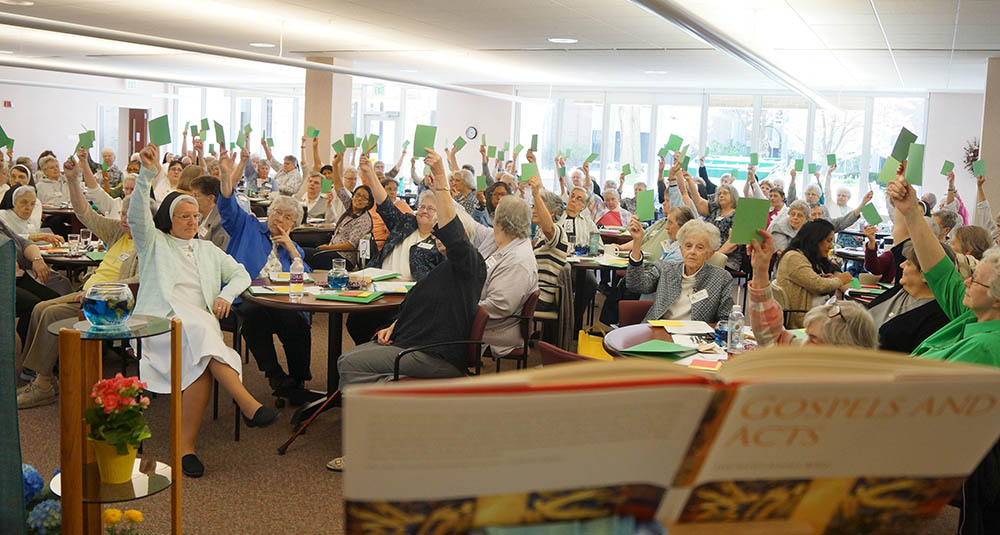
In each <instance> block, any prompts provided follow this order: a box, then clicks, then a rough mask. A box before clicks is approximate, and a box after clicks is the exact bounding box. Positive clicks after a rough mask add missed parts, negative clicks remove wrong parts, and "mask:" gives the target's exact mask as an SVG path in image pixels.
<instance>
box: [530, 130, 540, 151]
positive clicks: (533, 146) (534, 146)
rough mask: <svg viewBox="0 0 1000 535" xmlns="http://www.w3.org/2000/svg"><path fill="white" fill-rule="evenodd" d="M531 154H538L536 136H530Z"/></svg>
mask: <svg viewBox="0 0 1000 535" xmlns="http://www.w3.org/2000/svg"><path fill="white" fill-rule="evenodd" d="M531 152H538V134H531Z"/></svg>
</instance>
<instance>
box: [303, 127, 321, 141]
mask: <svg viewBox="0 0 1000 535" xmlns="http://www.w3.org/2000/svg"><path fill="white" fill-rule="evenodd" d="M318 135H319V130H316V129H315V128H313V127H312V126H310V127H308V128H306V136H308V137H311V138H315V137H316V136H318Z"/></svg>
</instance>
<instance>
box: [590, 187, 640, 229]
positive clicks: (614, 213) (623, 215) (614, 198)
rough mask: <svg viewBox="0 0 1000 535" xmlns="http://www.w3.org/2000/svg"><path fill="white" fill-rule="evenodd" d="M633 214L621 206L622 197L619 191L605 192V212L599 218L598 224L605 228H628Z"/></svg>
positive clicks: (610, 190)
mask: <svg viewBox="0 0 1000 535" xmlns="http://www.w3.org/2000/svg"><path fill="white" fill-rule="evenodd" d="M631 220H632V214H630V213H629V212H628V211H627V210H625V209H624V208H622V206H621V196H620V195H619V194H618V190H616V189H609V190H605V191H604V212H603V213H602V214H601V215H600V217H598V218H597V224H598V225H601V226H604V227H624V226H628V224H629V221H631Z"/></svg>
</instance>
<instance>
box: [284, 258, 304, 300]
mask: <svg viewBox="0 0 1000 535" xmlns="http://www.w3.org/2000/svg"><path fill="white" fill-rule="evenodd" d="M289 271H290V273H289V276H288V297H290V298H292V299H301V298H302V295H303V294H304V292H303V282H304V280H305V275H304V274H303V269H302V259H301V258H296V259H295V260H293V261H292V268H291V270H289Z"/></svg>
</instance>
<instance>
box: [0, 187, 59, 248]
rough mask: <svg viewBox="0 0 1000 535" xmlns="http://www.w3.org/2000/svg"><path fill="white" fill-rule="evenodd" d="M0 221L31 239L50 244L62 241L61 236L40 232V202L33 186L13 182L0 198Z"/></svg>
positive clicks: (57, 243)
mask: <svg viewBox="0 0 1000 535" xmlns="http://www.w3.org/2000/svg"><path fill="white" fill-rule="evenodd" d="M0 221H3V222H4V224H5V225H7V228H9V229H11V230H13V231H14V232H16V233H18V234H20V235H21V236H23V237H25V238H27V239H29V240H31V241H47V242H49V243H50V244H52V245H60V244H62V243H63V239H62V237H61V236H57V235H55V234H52V233H50V232H41V228H42V210H41V204H40V203H39V202H38V199H37V197H35V188H33V187H31V186H23V185H21V184H14V187H12V188H10V189H9V190H7V192H6V193H4V194H3V198H2V199H0Z"/></svg>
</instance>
